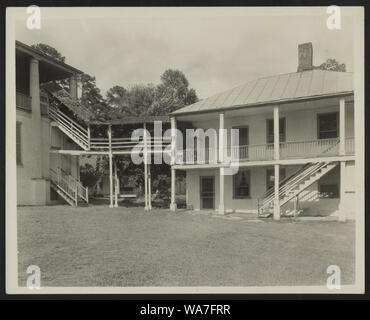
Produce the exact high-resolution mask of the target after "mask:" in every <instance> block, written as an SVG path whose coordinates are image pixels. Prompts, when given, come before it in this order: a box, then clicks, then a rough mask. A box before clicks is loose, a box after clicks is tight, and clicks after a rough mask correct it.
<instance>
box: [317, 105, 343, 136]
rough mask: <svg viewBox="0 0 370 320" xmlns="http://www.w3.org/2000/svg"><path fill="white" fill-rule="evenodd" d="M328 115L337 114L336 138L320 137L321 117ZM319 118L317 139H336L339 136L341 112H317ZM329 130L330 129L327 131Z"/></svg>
mask: <svg viewBox="0 0 370 320" xmlns="http://www.w3.org/2000/svg"><path fill="white" fill-rule="evenodd" d="M328 115H335V118H336V122H337V128H336V137H335V138H320V132H321V131H320V118H321V117H323V116H328ZM316 118H317V120H316V121H317V140H324V139H336V138H338V137H339V112H338V111H334V112H325V113H317V114H316ZM326 132H328V131H326Z"/></svg>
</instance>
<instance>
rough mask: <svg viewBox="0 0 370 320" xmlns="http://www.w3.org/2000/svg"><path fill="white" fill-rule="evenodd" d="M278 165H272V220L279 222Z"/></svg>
mask: <svg viewBox="0 0 370 320" xmlns="http://www.w3.org/2000/svg"><path fill="white" fill-rule="evenodd" d="M279 180H280V165H278V164H275V165H274V214H273V218H274V220H280V195H279V183H280V181H279Z"/></svg>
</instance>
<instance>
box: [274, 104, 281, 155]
mask: <svg viewBox="0 0 370 320" xmlns="http://www.w3.org/2000/svg"><path fill="white" fill-rule="evenodd" d="M279 131H280V130H279V106H274V159H275V160H279V159H280V141H279V140H280V136H279Z"/></svg>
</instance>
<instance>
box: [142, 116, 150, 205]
mask: <svg viewBox="0 0 370 320" xmlns="http://www.w3.org/2000/svg"><path fill="white" fill-rule="evenodd" d="M143 139H144V193H145V195H144V198H145V206H144V210H149V206H148V145H147V143H148V141H147V139H148V137H147V131H146V123H145V122H144V137H143Z"/></svg>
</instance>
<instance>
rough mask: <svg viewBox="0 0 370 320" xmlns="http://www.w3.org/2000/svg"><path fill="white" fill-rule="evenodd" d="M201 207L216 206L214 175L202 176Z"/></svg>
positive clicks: (211, 207)
mask: <svg viewBox="0 0 370 320" xmlns="http://www.w3.org/2000/svg"><path fill="white" fill-rule="evenodd" d="M200 208H201V209H214V208H215V179H214V177H213V176H208V177H200Z"/></svg>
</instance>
